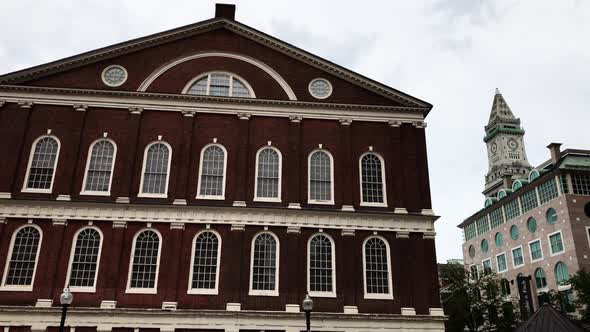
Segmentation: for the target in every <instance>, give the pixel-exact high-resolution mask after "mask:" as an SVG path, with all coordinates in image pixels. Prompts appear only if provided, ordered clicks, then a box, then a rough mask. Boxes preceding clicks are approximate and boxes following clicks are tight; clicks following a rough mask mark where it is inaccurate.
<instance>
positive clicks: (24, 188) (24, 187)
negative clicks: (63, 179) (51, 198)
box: [21, 135, 61, 194]
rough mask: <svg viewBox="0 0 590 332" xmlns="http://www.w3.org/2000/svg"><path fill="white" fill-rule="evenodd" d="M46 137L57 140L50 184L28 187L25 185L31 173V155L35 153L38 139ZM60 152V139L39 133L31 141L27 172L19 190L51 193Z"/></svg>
mask: <svg viewBox="0 0 590 332" xmlns="http://www.w3.org/2000/svg"><path fill="white" fill-rule="evenodd" d="M46 137H51V138H53V139H54V140H55V141H56V142H57V152H56V154H55V163H54V164H53V176H52V177H51V185H50V186H49V189H35V188H29V187H28V186H27V184H28V182H29V175H30V173H31V165H32V164H33V156H34V155H35V148H36V147H37V143H39V141H40V140H42V139H44V138H46ZM60 152H61V141H60V140H59V138H57V136H55V135H41V136H39V137H37V139H35V140H34V141H33V144H31V152H29V162H28V164H27V172H26V173H25V180H24V182H23V188H22V190H21V192H24V193H38V194H51V192H52V191H53V184H54V183H55V177H56V175H57V174H56V173H57V164H58V163H59V153H60Z"/></svg>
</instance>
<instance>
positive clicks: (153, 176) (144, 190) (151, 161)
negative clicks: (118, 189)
mask: <svg viewBox="0 0 590 332" xmlns="http://www.w3.org/2000/svg"><path fill="white" fill-rule="evenodd" d="M170 159H172V149H171V148H170V145H168V143H165V142H154V143H151V144H150V145H148V146H147V147H146V148H145V152H144V156H143V170H142V172H141V173H142V174H141V191H140V193H139V196H140V197H166V196H167V193H168V178H169V177H170Z"/></svg>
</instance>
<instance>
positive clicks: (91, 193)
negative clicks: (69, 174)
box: [80, 191, 111, 196]
mask: <svg viewBox="0 0 590 332" xmlns="http://www.w3.org/2000/svg"><path fill="white" fill-rule="evenodd" d="M80 195H81V196H111V192H110V191H81V192H80Z"/></svg>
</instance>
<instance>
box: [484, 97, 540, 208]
mask: <svg viewBox="0 0 590 332" xmlns="http://www.w3.org/2000/svg"><path fill="white" fill-rule="evenodd" d="M485 133H486V135H485V137H484V139H483V141H484V142H485V143H486V145H487V151H488V173H487V174H486V176H485V189H484V191H483V194H484V195H485V196H486V197H490V196H493V195H495V194H496V193H497V192H498V191H499V190H500V189H504V188H506V189H510V186H511V184H512V182H513V181H514V180H516V179H522V178H526V177H527V176H528V174H529V172H530V170H531V168H532V167H531V165H530V164H529V162H528V160H527V157H526V151H525V148H524V129H522V127H521V126H520V119H517V118H516V117H515V116H514V114H513V113H512V111H511V110H510V107H509V106H508V104H507V103H506V101H505V100H504V97H503V96H502V94H501V93H500V91H499V90H498V89H496V93H495V95H494V102H493V104H492V111H491V113H490V119H489V121H488V125H487V126H485ZM504 179H507V180H509V181H505V180H504Z"/></svg>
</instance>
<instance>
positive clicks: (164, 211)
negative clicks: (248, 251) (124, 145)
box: [0, 200, 438, 234]
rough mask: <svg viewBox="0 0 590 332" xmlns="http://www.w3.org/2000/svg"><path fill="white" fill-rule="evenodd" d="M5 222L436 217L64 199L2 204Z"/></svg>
mask: <svg viewBox="0 0 590 332" xmlns="http://www.w3.org/2000/svg"><path fill="white" fill-rule="evenodd" d="M0 218H22V219H48V220H55V219H59V220H85V221H86V220H87V221H112V222H121V221H125V222H151V223H185V224H213V223H219V224H228V225H232V227H234V226H235V225H243V226H284V227H291V228H293V227H311V228H332V229H341V230H344V229H348V230H370V231H403V232H419V233H426V234H431V233H432V232H434V221H435V220H436V219H438V217H437V216H428V215H421V214H402V215H400V214H394V213H382V212H378V213H377V212H375V213H371V212H352V213H351V212H335V211H307V210H292V209H276V208H238V207H202V206H168V205H139V204H130V205H125V206H123V205H120V204H110V203H109V204H105V203H85V202H59V201H27V200H2V201H0Z"/></svg>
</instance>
